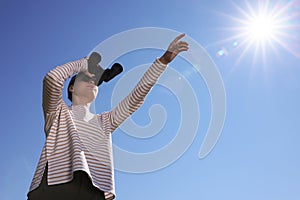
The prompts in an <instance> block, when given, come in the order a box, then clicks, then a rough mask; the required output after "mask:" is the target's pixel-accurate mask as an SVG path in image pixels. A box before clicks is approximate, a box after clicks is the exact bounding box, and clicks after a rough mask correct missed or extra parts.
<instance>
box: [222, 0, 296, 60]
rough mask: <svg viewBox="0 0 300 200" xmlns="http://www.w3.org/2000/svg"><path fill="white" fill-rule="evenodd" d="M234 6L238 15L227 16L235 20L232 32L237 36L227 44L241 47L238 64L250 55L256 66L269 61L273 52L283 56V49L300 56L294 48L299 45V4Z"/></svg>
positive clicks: (261, 3)
mask: <svg viewBox="0 0 300 200" xmlns="http://www.w3.org/2000/svg"><path fill="white" fill-rule="evenodd" d="M251 2H252V1H251ZM239 3H240V1H239ZM233 4H234V8H236V10H237V11H238V12H237V14H236V15H234V16H233V15H227V17H229V18H230V19H232V20H233V24H234V26H233V27H231V28H230V30H231V31H234V32H235V33H236V34H235V35H233V36H232V37H230V38H227V39H225V40H224V41H228V40H233V41H234V43H238V44H239V45H238V48H240V49H241V52H242V53H241V55H240V57H239V58H238V61H237V62H239V61H240V60H242V58H244V57H245V56H246V55H247V54H248V53H252V54H253V55H254V58H253V59H252V60H253V62H254V63H255V62H256V61H259V60H261V59H262V60H263V62H266V60H267V59H268V55H270V51H272V52H273V53H275V54H276V56H280V51H281V49H284V50H287V51H288V52H290V53H292V54H293V55H294V56H297V57H300V53H299V51H298V50H299V48H298V47H297V48H295V44H299V43H300V42H299V14H298V15H295V13H296V12H295V10H296V9H297V7H299V2H298V3H296V1H293V0H291V1H277V0H274V1H268V0H265V1H256V3H255V4H254V3H252V4H250V3H249V2H248V1H245V4H239V5H237V4H235V3H234V2H233Z"/></svg>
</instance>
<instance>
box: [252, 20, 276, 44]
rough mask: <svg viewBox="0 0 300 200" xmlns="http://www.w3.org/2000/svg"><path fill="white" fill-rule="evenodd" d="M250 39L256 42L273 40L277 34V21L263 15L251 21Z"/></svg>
mask: <svg viewBox="0 0 300 200" xmlns="http://www.w3.org/2000/svg"><path fill="white" fill-rule="evenodd" d="M247 29H248V37H249V38H252V40H255V41H264V40H266V39H270V38H273V37H274V36H275V32H276V21H275V20H274V19H273V18H272V17H268V16H266V15H261V16H257V17H254V18H253V19H251V20H250V21H249V25H248V28H247Z"/></svg>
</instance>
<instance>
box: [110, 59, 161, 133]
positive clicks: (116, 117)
mask: <svg viewBox="0 0 300 200" xmlns="http://www.w3.org/2000/svg"><path fill="white" fill-rule="evenodd" d="M166 67H167V65H165V64H163V63H161V62H160V61H159V59H156V60H155V62H154V63H153V64H152V65H151V66H150V67H149V69H148V70H147V71H146V72H145V74H144V75H143V77H142V78H141V79H140V81H139V82H138V83H137V85H136V86H135V88H134V89H133V90H132V91H131V92H130V94H129V95H128V96H127V97H125V98H124V99H123V100H122V101H121V102H120V103H118V105H117V106H116V107H115V108H113V109H112V110H111V112H110V122H111V132H113V131H114V130H115V129H116V128H117V127H118V126H119V125H120V124H121V123H122V122H124V121H125V120H126V119H127V118H128V117H129V116H130V115H131V114H132V113H133V112H135V111H136V110H137V109H138V108H139V107H140V106H141V105H142V104H143V102H144V100H145V97H146V95H147V94H148V93H149V91H150V90H151V88H152V87H153V86H154V84H155V83H156V82H157V81H158V79H159V77H160V76H161V74H162V73H163V72H164V70H165V69H166Z"/></svg>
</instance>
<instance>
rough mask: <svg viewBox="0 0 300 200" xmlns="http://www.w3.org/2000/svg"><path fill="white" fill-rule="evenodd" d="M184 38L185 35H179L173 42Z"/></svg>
mask: <svg viewBox="0 0 300 200" xmlns="http://www.w3.org/2000/svg"><path fill="white" fill-rule="evenodd" d="M184 36H185V33H181V34H180V35H178V36H177V37H176V38H175V39H174V42H178V41H179V40H180V39H181V38H183V37H184Z"/></svg>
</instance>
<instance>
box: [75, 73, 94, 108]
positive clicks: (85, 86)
mask: <svg viewBox="0 0 300 200" xmlns="http://www.w3.org/2000/svg"><path fill="white" fill-rule="evenodd" d="M96 81H97V80H96V79H95V78H94V75H93V74H90V73H88V72H87V71H86V72H80V73H79V74H78V75H77V77H76V79H75V82H74V85H73V88H72V90H73V91H72V92H73V94H72V95H73V97H72V99H73V100H75V99H77V100H79V101H80V102H83V103H91V102H93V101H94V100H95V98H96V97H97V94H98V87H97V86H96Z"/></svg>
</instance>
